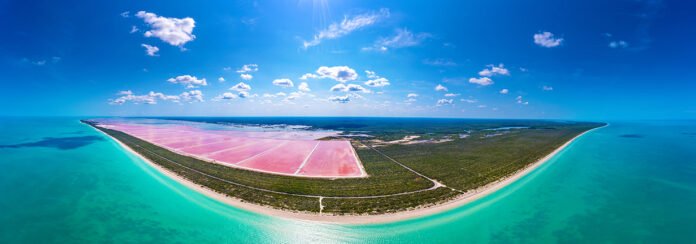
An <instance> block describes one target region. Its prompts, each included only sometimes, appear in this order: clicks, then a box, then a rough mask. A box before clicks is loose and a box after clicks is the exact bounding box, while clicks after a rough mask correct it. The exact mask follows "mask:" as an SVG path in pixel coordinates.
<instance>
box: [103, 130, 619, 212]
mask: <svg viewBox="0 0 696 244" xmlns="http://www.w3.org/2000/svg"><path fill="white" fill-rule="evenodd" d="M606 126H609V124H606V125H604V126H601V127H597V128H593V129H590V130H587V131H585V132H583V133H580V134H578V135H577V136H575V137H573V138H572V139H570V140H568V141H567V142H565V143H564V144H563V145H561V146H560V147H558V148H556V149H555V150H554V151H552V152H551V153H549V154H548V155H546V156H544V157H543V158H541V159H539V160H537V161H536V162H534V163H532V164H530V165H528V166H526V167H525V168H523V169H521V170H519V171H518V172H516V173H514V174H512V175H510V176H508V177H505V178H502V179H500V180H498V181H495V182H491V183H489V184H487V185H484V186H482V187H479V188H476V189H474V190H470V191H467V192H466V193H465V194H462V195H461V196H458V197H456V198H453V199H451V200H448V201H445V202H441V203H435V204H433V205H430V206H425V207H420V208H416V209H412V210H406V211H401V212H397V213H387V214H379V215H322V214H320V213H306V212H292V211H288V210H281V209H276V208H271V207H267V206H262V205H257V204H253V203H247V202H244V201H242V200H240V199H237V198H234V197H230V196H227V195H225V194H222V193H219V192H216V191H213V190H211V189H209V188H207V187H204V186H202V185H198V184H196V183H194V182H191V181H189V180H188V179H186V178H184V177H182V176H179V175H178V174H176V173H174V172H172V171H170V170H168V169H166V168H164V167H162V166H159V165H157V164H156V163H154V162H152V161H150V160H149V159H147V158H145V157H144V156H142V155H140V154H139V153H137V152H136V151H134V150H133V149H131V148H130V147H128V146H127V145H125V144H123V143H122V142H121V141H119V140H117V139H116V138H113V137H112V136H110V135H109V134H107V133H105V132H103V131H101V130H99V129H96V128H94V127H92V126H90V127H92V129H94V130H96V131H98V132H100V133H102V134H104V135H106V136H107V137H109V138H111V139H112V140H113V141H115V142H116V143H118V145H120V146H121V147H122V148H123V149H125V150H127V151H128V152H130V153H132V154H133V155H136V156H137V157H139V158H140V159H142V160H143V161H144V162H145V163H146V164H148V165H149V166H151V167H152V168H154V169H156V170H157V171H158V172H160V173H161V174H164V175H166V176H167V177H169V178H171V179H173V180H175V181H177V182H178V183H180V184H182V185H184V186H186V187H188V188H190V189H192V190H195V191H197V192H199V193H201V194H203V195H205V196H207V197H210V198H213V199H215V200H217V201H219V202H222V203H225V204H227V205H230V206H233V207H236V208H241V209H244V210H246V211H251V212H254V213H259V214H265V215H270V216H273V217H280V218H286V219H294V220H304V221H313V222H324V223H335V224H379V223H389V222H397V221H403V220H409V219H414V218H419V217H425V216H428V215H433V214H437V213H441V212H444V211H447V210H451V209H454V208H457V207H461V206H464V205H466V204H468V203H471V202H473V201H475V200H478V199H480V198H483V197H485V196H487V195H490V194H491V193H494V192H496V191H498V190H500V189H502V188H504V187H505V186H507V185H509V184H511V183H513V182H515V181H517V180H518V179H520V178H522V177H524V176H526V175H527V174H529V173H531V172H532V171H534V170H535V169H537V168H538V167H540V166H541V165H543V164H544V163H545V162H547V161H548V160H549V159H551V158H552V157H553V156H555V155H556V154H558V153H559V152H560V151H562V150H563V149H565V148H566V147H567V146H568V145H570V144H571V143H573V142H574V141H575V140H576V139H578V138H580V137H581V136H583V135H585V134H587V133H589V132H591V131H594V130H596V129H600V128H603V127H606Z"/></svg>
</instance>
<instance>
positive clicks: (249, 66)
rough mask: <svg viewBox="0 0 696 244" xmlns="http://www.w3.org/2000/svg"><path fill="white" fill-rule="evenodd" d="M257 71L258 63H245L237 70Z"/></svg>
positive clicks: (240, 71)
mask: <svg viewBox="0 0 696 244" xmlns="http://www.w3.org/2000/svg"><path fill="white" fill-rule="evenodd" d="M256 71H259V65H257V64H245V65H242V67H241V68H239V69H238V70H237V73H249V72H256Z"/></svg>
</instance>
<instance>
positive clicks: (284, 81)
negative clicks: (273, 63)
mask: <svg viewBox="0 0 696 244" xmlns="http://www.w3.org/2000/svg"><path fill="white" fill-rule="evenodd" d="M273 85H276V86H280V87H293V86H294V84H293V83H292V80H290V79H286V78H283V79H275V80H273Z"/></svg>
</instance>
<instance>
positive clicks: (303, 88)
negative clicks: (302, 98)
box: [297, 82, 311, 92]
mask: <svg viewBox="0 0 696 244" xmlns="http://www.w3.org/2000/svg"><path fill="white" fill-rule="evenodd" d="M297 90H299V91H301V92H310V91H311V89H309V84H307V82H302V83H300V85H299V86H297Z"/></svg>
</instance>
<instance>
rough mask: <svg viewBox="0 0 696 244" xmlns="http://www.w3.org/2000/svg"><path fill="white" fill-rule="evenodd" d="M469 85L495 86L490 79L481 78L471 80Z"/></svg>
mask: <svg viewBox="0 0 696 244" xmlns="http://www.w3.org/2000/svg"><path fill="white" fill-rule="evenodd" d="M469 83H473V84H477V85H480V86H489V85H493V80H491V78H488V77H481V78H473V77H472V78H469Z"/></svg>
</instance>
